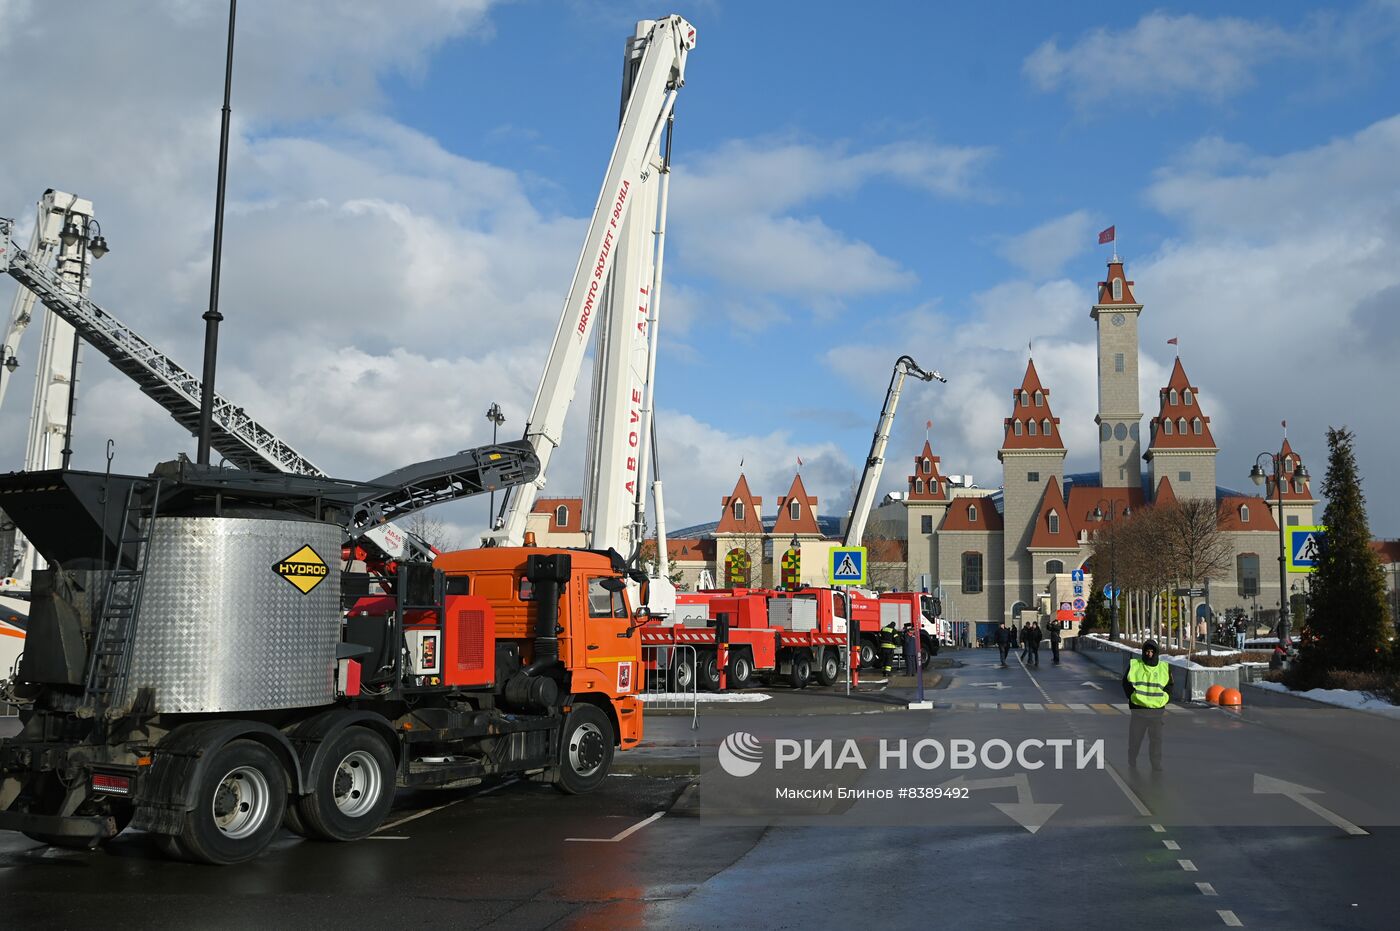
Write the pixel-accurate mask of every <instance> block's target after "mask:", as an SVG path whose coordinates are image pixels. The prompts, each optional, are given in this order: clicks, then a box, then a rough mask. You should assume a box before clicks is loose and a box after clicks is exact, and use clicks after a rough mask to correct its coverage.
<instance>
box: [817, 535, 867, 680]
mask: <svg viewBox="0 0 1400 931" xmlns="http://www.w3.org/2000/svg"><path fill="white" fill-rule="evenodd" d="M866 556H867V553H866V550H865V547H863V546H835V547H832V549H831V561H830V562H828V563H827V565H826V570H827V572H826V574H827V577H828V578H829V579H831V584H832V586H833V587H835V586H838V585H841V586H851V585H864V584H865V579H866V576H867V574H868V573H867V572H866V568H867V566H866ZM851 607H852V605H851V595H850V592H849V591H848V592H847V593H846V694H847V695H850V694H851V663H852V662H860V653H859V648H860V646H859V644H854V645H853V644H852V643H851V637H852V631H853V630H854V628H855V625H854V624H853V623H852V621H853V620H854V615H855V612H854V611H852V610H851ZM853 657H854V659H853Z"/></svg>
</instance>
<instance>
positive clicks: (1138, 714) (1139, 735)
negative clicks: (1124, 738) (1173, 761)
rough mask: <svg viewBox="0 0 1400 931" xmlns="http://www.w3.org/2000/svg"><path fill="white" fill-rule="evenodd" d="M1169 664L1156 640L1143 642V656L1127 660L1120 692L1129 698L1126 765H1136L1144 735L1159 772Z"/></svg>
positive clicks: (1169, 689)
mask: <svg viewBox="0 0 1400 931" xmlns="http://www.w3.org/2000/svg"><path fill="white" fill-rule="evenodd" d="M1171 690H1172V667H1171V666H1170V664H1168V663H1164V662H1162V660H1161V657H1160V656H1159V655H1158V649H1157V641H1155V640H1146V641H1144V642H1143V644H1142V657H1141V658H1139V657H1136V656H1135V657H1133V658H1132V659H1130V660H1129V661H1128V669H1127V671H1126V672H1124V673H1123V694H1124V695H1126V696H1127V698H1128V710H1129V712H1130V714H1129V721H1128V765H1129V766H1131V767H1134V768H1136V767H1137V758H1138V752H1139V751H1140V750H1141V749H1142V739H1143V737H1147V738H1148V741H1147V755H1148V758H1149V759H1150V760H1151V761H1152V771H1153V772H1154V773H1159V772H1161V771H1162V719H1163V717H1164V715H1165V714H1166V707H1167V702H1168V701H1169V700H1170V698H1171Z"/></svg>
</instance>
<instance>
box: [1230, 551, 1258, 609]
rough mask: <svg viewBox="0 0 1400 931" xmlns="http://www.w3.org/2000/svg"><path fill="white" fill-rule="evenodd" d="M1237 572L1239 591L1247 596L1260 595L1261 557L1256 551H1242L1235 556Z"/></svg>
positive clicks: (1243, 595)
mask: <svg viewBox="0 0 1400 931" xmlns="http://www.w3.org/2000/svg"><path fill="white" fill-rule="evenodd" d="M1235 574H1236V576H1238V577H1239V582H1240V585H1239V593H1240V595H1241V596H1242V597H1245V598H1257V597H1258V596H1259V557H1258V555H1256V554H1254V553H1241V554H1240V555H1239V556H1237V557H1235Z"/></svg>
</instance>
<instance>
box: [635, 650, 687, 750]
mask: <svg viewBox="0 0 1400 931" xmlns="http://www.w3.org/2000/svg"><path fill="white" fill-rule="evenodd" d="M642 668H643V669H645V670H646V676H645V677H644V682H643V690H642V693H641V695H640V696H639V697H640V698H641V700H642V704H643V706H644V707H645V710H646V711H680V712H682V713H684V712H686V711H689V712H690V728H691V730H695V729H697V728H698V727H699V726H700V693H699V690H698V684H699V679H700V677H699V676H698V675H697V670H698V669H699V666H698V665H697V656H696V653H695V647H691V646H672V645H667V646H645V645H644V646H643V647H642Z"/></svg>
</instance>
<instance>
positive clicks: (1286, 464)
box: [1283, 456, 1293, 475]
mask: <svg viewBox="0 0 1400 931" xmlns="http://www.w3.org/2000/svg"><path fill="white" fill-rule="evenodd" d="M1283 471H1285V472H1287V473H1288V474H1290V475H1292V474H1293V457H1292V456H1289V457H1288V458H1287V459H1285V460H1283Z"/></svg>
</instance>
